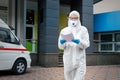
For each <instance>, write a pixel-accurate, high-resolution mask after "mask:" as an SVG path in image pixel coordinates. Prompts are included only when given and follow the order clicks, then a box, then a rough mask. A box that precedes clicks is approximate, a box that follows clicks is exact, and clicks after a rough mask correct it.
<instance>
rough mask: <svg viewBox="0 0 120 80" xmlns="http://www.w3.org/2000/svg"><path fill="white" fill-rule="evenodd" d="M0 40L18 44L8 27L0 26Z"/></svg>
mask: <svg viewBox="0 0 120 80" xmlns="http://www.w3.org/2000/svg"><path fill="white" fill-rule="evenodd" d="M0 41H2V42H6V43H12V44H19V41H18V40H17V38H16V37H15V35H14V34H13V33H12V32H11V31H10V30H8V29H4V28H0Z"/></svg>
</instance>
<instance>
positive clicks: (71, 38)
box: [61, 33, 74, 42]
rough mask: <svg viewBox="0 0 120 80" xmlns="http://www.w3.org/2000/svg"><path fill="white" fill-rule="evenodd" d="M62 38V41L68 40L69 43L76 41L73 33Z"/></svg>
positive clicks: (63, 35) (62, 35)
mask: <svg viewBox="0 0 120 80" xmlns="http://www.w3.org/2000/svg"><path fill="white" fill-rule="evenodd" d="M61 37H62V39H64V40H66V41H68V42H70V41H71V40H73V39H74V36H73V34H72V33H69V34H61Z"/></svg>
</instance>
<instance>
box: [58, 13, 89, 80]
mask: <svg viewBox="0 0 120 80" xmlns="http://www.w3.org/2000/svg"><path fill="white" fill-rule="evenodd" d="M72 14H75V15H77V17H78V20H77V22H75V24H76V26H72V25H71V22H70V19H68V27H66V28H64V29H62V30H61V32H60V35H59V39H58V47H59V49H63V50H64V54H63V62H64V76H65V80H84V76H85V73H86V52H85V49H86V48H87V47H89V45H90V43H89V34H88V30H87V28H86V27H84V26H82V25H81V22H80V20H79V18H80V15H79V13H78V12H77V11H72V12H71V13H70V14H69V17H71V15H72ZM69 33H72V34H73V36H74V39H79V40H80V41H79V43H78V44H76V43H74V42H72V41H66V42H64V43H63V44H61V43H60V40H61V39H62V36H61V34H69Z"/></svg>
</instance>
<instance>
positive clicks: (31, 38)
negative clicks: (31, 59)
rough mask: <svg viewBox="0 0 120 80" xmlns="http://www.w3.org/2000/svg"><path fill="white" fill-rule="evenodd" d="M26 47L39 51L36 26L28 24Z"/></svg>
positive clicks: (33, 51) (32, 50)
mask: <svg viewBox="0 0 120 80" xmlns="http://www.w3.org/2000/svg"><path fill="white" fill-rule="evenodd" d="M26 47H27V49H28V50H29V51H31V52H32V53H35V52H36V51H37V41H36V40H35V26H34V25H28V24H27V25H26Z"/></svg>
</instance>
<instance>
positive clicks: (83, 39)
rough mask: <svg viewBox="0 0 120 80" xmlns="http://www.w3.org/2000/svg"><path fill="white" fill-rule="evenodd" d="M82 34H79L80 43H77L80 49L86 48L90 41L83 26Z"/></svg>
mask: <svg viewBox="0 0 120 80" xmlns="http://www.w3.org/2000/svg"><path fill="white" fill-rule="evenodd" d="M83 34H84V35H81V39H80V43H79V44H78V46H79V47H80V48H81V49H86V48H88V47H89V46H90V41H89V34H88V30H87V28H85V27H84V28H83Z"/></svg>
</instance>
